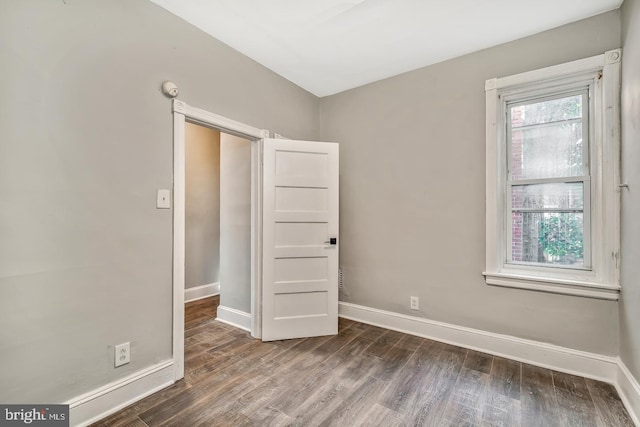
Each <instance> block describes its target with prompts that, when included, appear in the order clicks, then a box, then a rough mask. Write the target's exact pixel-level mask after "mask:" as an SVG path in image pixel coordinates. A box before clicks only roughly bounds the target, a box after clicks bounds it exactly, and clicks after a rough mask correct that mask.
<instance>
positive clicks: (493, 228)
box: [483, 49, 621, 300]
mask: <svg viewBox="0 0 640 427" xmlns="http://www.w3.org/2000/svg"><path fill="white" fill-rule="evenodd" d="M620 58H621V50H620V49H616V50H611V51H608V52H605V53H604V54H602V55H597V56H593V57H590V58H585V59H580V60H577V61H573V62H568V63H565V64H560V65H556V66H552V67H547V68H543V69H540V70H535V71H530V72H526V73H521V74H516V75H513V76H508V77H501V78H494V79H490V80H487V81H486V83H485V92H486V110H487V111H486V114H487V123H486V125H487V126H486V166H487V169H486V193H487V194H486V203H487V204H486V228H487V235H486V266H485V271H484V272H483V274H484V276H485V280H486V283H487V284H488V285H494V286H503V287H510V288H520V289H528V290H535V291H542V292H550V293H556V294H565V295H574V296H581V297H589V298H598V299H606V300H617V299H618V298H619V293H620V277H619V276H620V275H619V259H620V154H619V153H620ZM584 87H589V135H588V146H589V148H588V149H589V156H588V158H589V162H590V166H589V170H590V174H589V175H590V180H591V181H590V188H589V189H588V191H587V189H585V195H587V196H589V197H586V198H585V205H584V209H585V212H586V211H589V212H588V213H586V215H585V218H587V217H588V223H590V224H588V223H585V231H584V233H585V243H588V248H589V249H588V250H589V251H590V254H585V255H586V256H588V257H589V261H586V262H585V268H573V267H568V268H562V267H560V268H559V267H555V266H554V267H547V266H537V265H525V264H516V263H508V262H507V260H508V259H509V258H508V255H509V253H510V248H509V247H508V245H509V244H510V236H511V232H510V229H509V228H508V227H509V226H510V224H511V220H510V216H511V215H510V208H511V206H510V200H511V198H510V195H508V194H507V178H508V177H507V162H508V156H507V153H508V137H507V119H506V118H507V110H506V106H507V103H508V102H511V101H514V100H521V99H525V98H526V97H530V96H536V95H546V94H551V93H562V92H565V91H567V90H572V89H579V88H584ZM586 185H587V183H586V182H585V186H586ZM588 199H590V200H588ZM585 259H586V257H585Z"/></svg>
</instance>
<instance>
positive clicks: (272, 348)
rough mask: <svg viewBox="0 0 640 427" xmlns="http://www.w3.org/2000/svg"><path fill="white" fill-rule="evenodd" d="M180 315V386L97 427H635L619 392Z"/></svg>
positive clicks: (566, 378)
mask: <svg viewBox="0 0 640 427" xmlns="http://www.w3.org/2000/svg"><path fill="white" fill-rule="evenodd" d="M217 304H219V298H213V299H210V300H209V299H208V300H201V301H196V302H194V303H189V304H187V306H186V308H185V317H186V318H188V319H189V321H188V322H187V326H188V329H186V330H185V356H186V364H185V378H184V380H181V381H179V382H178V383H176V384H174V385H173V386H171V387H169V388H167V389H164V390H162V391H160V392H158V393H155V394H153V395H151V396H149V397H147V398H145V399H143V400H141V401H139V402H136V403H134V404H132V405H130V406H128V407H127V408H125V409H123V410H121V411H119V412H117V413H115V414H113V415H111V416H109V417H107V418H105V419H104V420H101V421H99V422H98V423H96V424H94V425H95V426H98V427H107V426H109V427H126V426H130V427H157V426H163V427H175V426H181V427H182V426H200V425H202V426H207V427H210V426H305V427H306V426H318V425H322V426H349V427H351V426H403V425H407V426H429V427H431V426H452V425H455V426H462V425H473V426H509V427H511V426H532V425H533V426H537V425H540V426H545V427H546V426H563V427H565V426H574V425H575V426H578V425H580V426H592V425H598V426H603V427H604V426H606V427H609V426H631V425H632V422H631V420H630V418H629V416H628V414H627V412H626V411H625V409H624V407H623V405H622V401H621V400H620V398H619V396H618V395H617V393H616V391H615V389H614V388H613V387H612V386H611V385H609V384H605V383H600V382H598V381H593V380H585V379H584V378H581V377H576V376H572V375H567V374H562V373H558V372H551V371H550V370H548V369H543V368H538V367H535V366H531V365H526V364H521V363H520V362H516V361H512V360H507V359H504V358H500V357H495V356H490V355H486V354H483V353H480V352H477V351H473V350H466V349H463V348H460V347H455V346H452V345H449V344H444V343H440V342H436V341H432V340H428V339H424V338H420V337H415V336H410V335H406V334H402V333H399V332H395V331H388V330H385V329H382V328H379V327H376V326H371V325H366V324H362V323H358V322H354V321H352V320H347V319H341V320H339V334H338V335H335V336H326V337H312V338H304V339H297V340H285V341H277V342H271V343H263V342H260V341H259V340H255V339H253V338H252V337H250V335H249V334H248V333H247V332H246V331H242V330H240V329H237V328H234V327H232V326H229V325H227V324H224V323H221V322H218V321H216V320H214V319H213V316H215V313H216V311H217Z"/></svg>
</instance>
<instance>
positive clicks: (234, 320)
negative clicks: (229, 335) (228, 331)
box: [216, 305, 251, 332]
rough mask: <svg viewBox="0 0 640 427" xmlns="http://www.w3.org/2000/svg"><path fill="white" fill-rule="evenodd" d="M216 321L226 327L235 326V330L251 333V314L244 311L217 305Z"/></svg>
mask: <svg viewBox="0 0 640 427" xmlns="http://www.w3.org/2000/svg"><path fill="white" fill-rule="evenodd" d="M216 320H218V321H220V322H222V323H226V324H227V325H231V326H235V327H236V328H240V329H242V330H244V331H248V332H251V314H249V313H246V312H244V311H240V310H236V309H235V308H231V307H226V306H224V305H219V306H218V317H216Z"/></svg>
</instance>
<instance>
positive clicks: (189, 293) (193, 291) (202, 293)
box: [184, 282, 220, 303]
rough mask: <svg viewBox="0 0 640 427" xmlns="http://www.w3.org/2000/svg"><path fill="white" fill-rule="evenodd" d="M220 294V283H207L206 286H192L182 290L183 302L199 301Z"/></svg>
mask: <svg viewBox="0 0 640 427" xmlns="http://www.w3.org/2000/svg"><path fill="white" fill-rule="evenodd" d="M219 294H220V282H216V283H209V284H208V285H202V286H194V287H193V288H186V289H185V290H184V302H185V303H187V302H192V301H197V300H199V299H203V298H208V297H212V296H214V295H219Z"/></svg>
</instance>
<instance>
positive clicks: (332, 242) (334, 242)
mask: <svg viewBox="0 0 640 427" xmlns="http://www.w3.org/2000/svg"><path fill="white" fill-rule="evenodd" d="M325 243H328V244H330V245H337V244H338V238H337V237H330V238H329V240H327V241H326V242H325Z"/></svg>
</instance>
